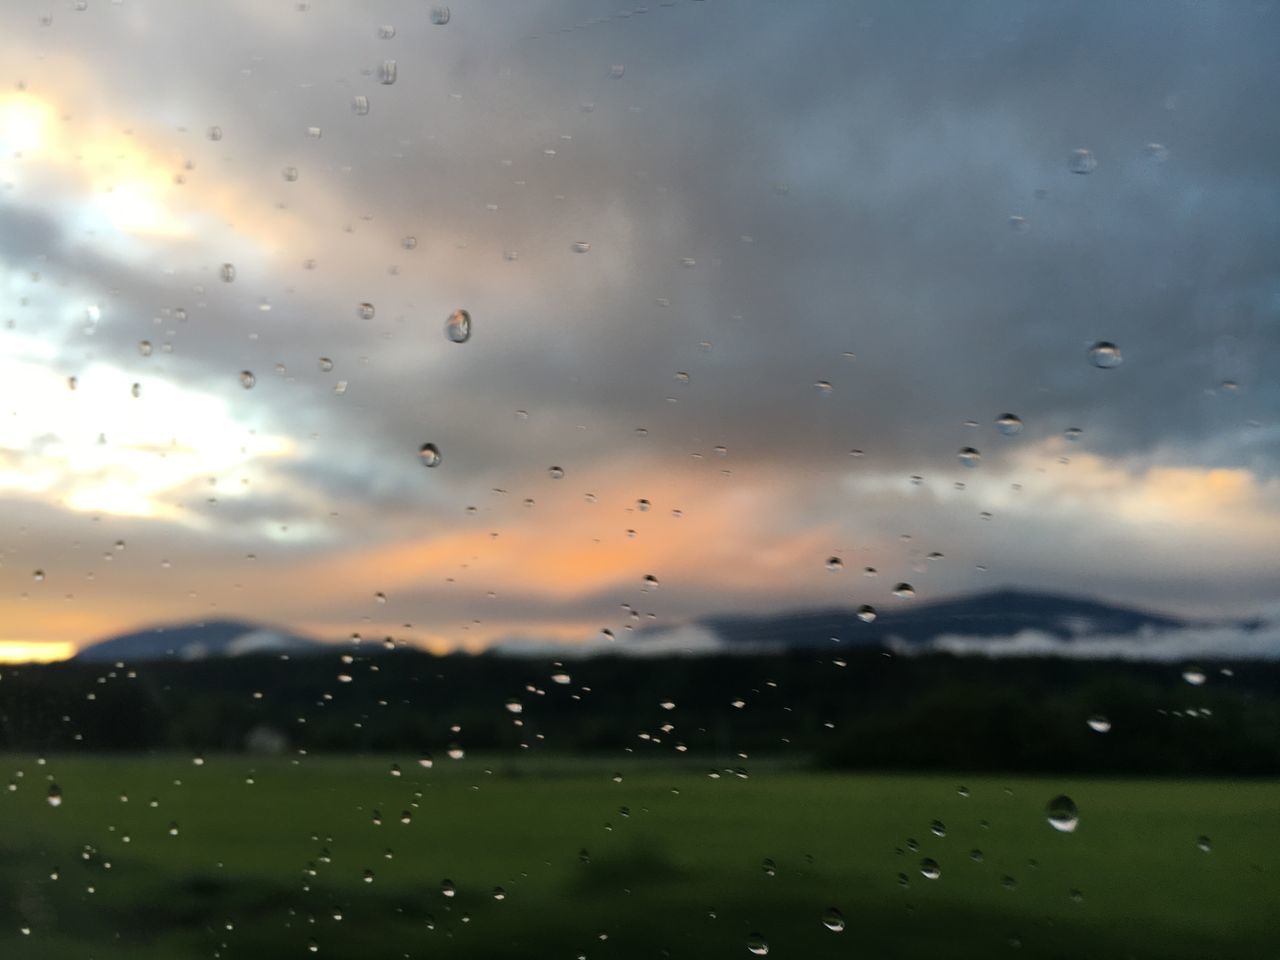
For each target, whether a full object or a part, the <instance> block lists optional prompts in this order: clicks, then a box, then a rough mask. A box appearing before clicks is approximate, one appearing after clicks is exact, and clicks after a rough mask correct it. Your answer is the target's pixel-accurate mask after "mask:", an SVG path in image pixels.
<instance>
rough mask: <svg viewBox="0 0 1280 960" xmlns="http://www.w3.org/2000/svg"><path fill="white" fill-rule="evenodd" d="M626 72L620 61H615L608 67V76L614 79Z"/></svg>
mask: <svg viewBox="0 0 1280 960" xmlns="http://www.w3.org/2000/svg"><path fill="white" fill-rule="evenodd" d="M626 72H627V68H626V66H625V65H623V64H621V63H615V64H614V65H613V66H611V67H610V68H609V76H611V77H613V79H615V80H621V79H622V75H623V74H625V73H626Z"/></svg>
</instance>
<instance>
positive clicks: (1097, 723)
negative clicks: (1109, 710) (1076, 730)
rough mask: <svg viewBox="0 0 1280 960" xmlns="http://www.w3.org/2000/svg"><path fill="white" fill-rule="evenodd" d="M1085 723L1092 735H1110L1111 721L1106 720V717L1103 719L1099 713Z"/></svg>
mask: <svg viewBox="0 0 1280 960" xmlns="http://www.w3.org/2000/svg"><path fill="white" fill-rule="evenodd" d="M1086 722H1087V723H1088V724H1089V729H1090V730H1092V731H1093V732H1094V733H1110V732H1111V721H1110V720H1108V719H1107V718H1106V717H1104V716H1103V715H1102V714H1100V713H1095V714H1094V715H1093V716H1092V717H1090V718H1089V719H1088V720H1087V721H1086Z"/></svg>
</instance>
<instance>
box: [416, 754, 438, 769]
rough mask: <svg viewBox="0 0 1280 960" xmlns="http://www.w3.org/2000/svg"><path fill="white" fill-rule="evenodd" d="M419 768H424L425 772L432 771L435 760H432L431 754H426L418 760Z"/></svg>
mask: <svg viewBox="0 0 1280 960" xmlns="http://www.w3.org/2000/svg"><path fill="white" fill-rule="evenodd" d="M418 766H420V767H422V769H423V770H430V769H431V768H432V767H433V766H435V760H433V759H432V758H431V754H429V753H424V754H423V755H422V756H420V757H419V758H418Z"/></svg>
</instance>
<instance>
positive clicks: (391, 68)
mask: <svg viewBox="0 0 1280 960" xmlns="http://www.w3.org/2000/svg"><path fill="white" fill-rule="evenodd" d="M396 72H397V68H396V62H395V61H394V60H383V61H382V63H381V64H379V66H378V82H379V83H381V84H385V85H386V86H390V85H391V84H393V83H395V82H396Z"/></svg>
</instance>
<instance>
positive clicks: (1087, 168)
mask: <svg viewBox="0 0 1280 960" xmlns="http://www.w3.org/2000/svg"><path fill="white" fill-rule="evenodd" d="M1097 168H1098V160H1097V158H1096V157H1094V155H1093V152H1092V151H1091V150H1086V149H1085V148H1084V147H1079V148H1077V149H1075V150H1072V151H1071V156H1070V157H1069V158H1068V160H1067V169H1068V170H1070V171H1071V172H1072V173H1081V174H1083V173H1093V171H1094V170H1096V169H1097Z"/></svg>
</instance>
